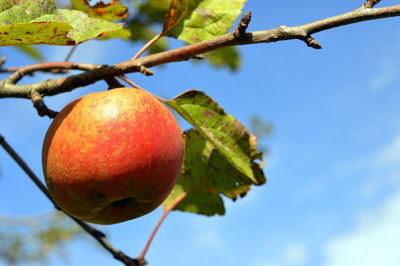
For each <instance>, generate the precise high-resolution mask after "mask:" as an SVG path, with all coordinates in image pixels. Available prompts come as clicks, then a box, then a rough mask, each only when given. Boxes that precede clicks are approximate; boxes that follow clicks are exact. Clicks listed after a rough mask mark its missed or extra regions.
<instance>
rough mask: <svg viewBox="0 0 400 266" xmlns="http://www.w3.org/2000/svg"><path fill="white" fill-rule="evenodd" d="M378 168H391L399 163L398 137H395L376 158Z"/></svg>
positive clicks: (399, 148)
mask: <svg viewBox="0 0 400 266" xmlns="http://www.w3.org/2000/svg"><path fill="white" fill-rule="evenodd" d="M376 162H377V164H378V166H393V165H396V166H397V165H398V164H399V162H400V135H398V136H396V137H395V138H394V139H393V141H391V142H390V143H389V144H388V145H387V146H386V147H384V148H383V149H382V150H381V151H380V152H379V153H378V155H377V156H376Z"/></svg>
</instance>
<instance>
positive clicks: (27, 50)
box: [14, 45, 44, 61]
mask: <svg viewBox="0 0 400 266" xmlns="http://www.w3.org/2000/svg"><path fill="white" fill-rule="evenodd" d="M14 48H16V49H18V50H19V51H21V52H23V53H24V54H26V55H29V56H30V57H32V58H33V59H36V60H38V61H41V60H43V59H44V57H43V55H42V54H41V53H40V51H39V50H38V49H36V48H35V47H33V46H30V45H19V46H14Z"/></svg>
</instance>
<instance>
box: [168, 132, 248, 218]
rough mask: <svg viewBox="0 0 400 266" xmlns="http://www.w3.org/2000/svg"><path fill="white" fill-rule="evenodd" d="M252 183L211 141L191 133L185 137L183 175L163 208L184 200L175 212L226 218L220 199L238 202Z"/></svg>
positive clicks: (187, 133)
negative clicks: (225, 198)
mask: <svg viewBox="0 0 400 266" xmlns="http://www.w3.org/2000/svg"><path fill="white" fill-rule="evenodd" d="M251 184H253V183H252V181H251V180H250V179H249V178H248V177H247V176H245V175H244V174H243V173H241V172H239V171H238V170H236V169H235V168H233V167H232V165H231V163H230V162H229V161H228V160H227V158H226V157H225V156H223V155H222V154H221V153H220V152H219V151H218V150H217V149H215V147H214V146H213V145H212V144H211V142H210V141H207V140H205V139H204V138H203V136H201V135H200V134H199V133H198V132H197V131H195V130H189V131H188V132H186V136H185V153H184V162H183V166H182V170H181V175H180V176H179V179H178V182H177V184H176V185H175V187H174V189H173V191H172V192H171V194H170V195H169V196H168V198H167V200H166V201H165V202H164V204H163V206H164V208H168V207H170V206H171V205H172V204H174V202H175V201H176V200H178V199H180V198H181V197H184V199H183V200H182V201H181V202H180V203H179V204H178V205H176V207H175V208H174V210H181V211H187V212H193V213H198V214H203V215H208V216H210V215H215V214H219V215H223V214H224V213H225V207H224V202H223V200H222V197H221V196H222V195H224V196H226V197H228V198H231V199H233V200H235V199H236V198H237V197H238V196H244V195H245V194H246V193H247V191H248V190H249V189H250V185H251Z"/></svg>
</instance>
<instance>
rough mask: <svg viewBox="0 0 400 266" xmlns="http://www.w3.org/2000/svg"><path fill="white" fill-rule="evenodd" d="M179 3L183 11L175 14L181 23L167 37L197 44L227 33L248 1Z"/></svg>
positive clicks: (204, 0) (207, 0)
mask: <svg viewBox="0 0 400 266" xmlns="http://www.w3.org/2000/svg"><path fill="white" fill-rule="evenodd" d="M178 2H179V5H180V6H179V10H183V11H180V12H175V13H176V17H177V18H179V23H177V24H176V26H174V27H173V28H172V29H171V30H169V31H168V32H167V35H169V36H173V37H176V38H178V39H179V40H182V41H185V42H187V43H197V42H200V41H204V40H208V39H212V38H215V37H217V36H220V35H223V34H225V33H227V32H228V30H229V29H230V28H231V27H232V25H233V22H234V21H235V20H236V19H237V17H238V16H239V15H240V13H241V10H242V8H243V5H244V3H245V2H246V0H232V1H225V0H184V1H183V0H182V1H178ZM171 7H172V6H171ZM182 16H184V17H182ZM167 18H168V17H167Z"/></svg>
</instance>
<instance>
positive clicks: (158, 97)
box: [118, 75, 167, 103]
mask: <svg viewBox="0 0 400 266" xmlns="http://www.w3.org/2000/svg"><path fill="white" fill-rule="evenodd" d="M118 78H120V79H122V80H123V81H125V82H126V83H128V84H129V85H130V86H132V87H133V88H136V89H139V90H142V91H147V92H148V93H151V92H149V91H148V90H145V89H143V88H142V87H141V86H139V85H138V84H136V83H135V82H133V81H132V80H130V79H128V78H127V77H126V76H124V75H121V76H118ZM151 94H152V95H153V96H154V97H156V98H157V99H158V100H159V101H160V102H162V103H165V102H167V100H166V99H164V98H161V97H160V96H157V95H155V94H153V93H151Z"/></svg>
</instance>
